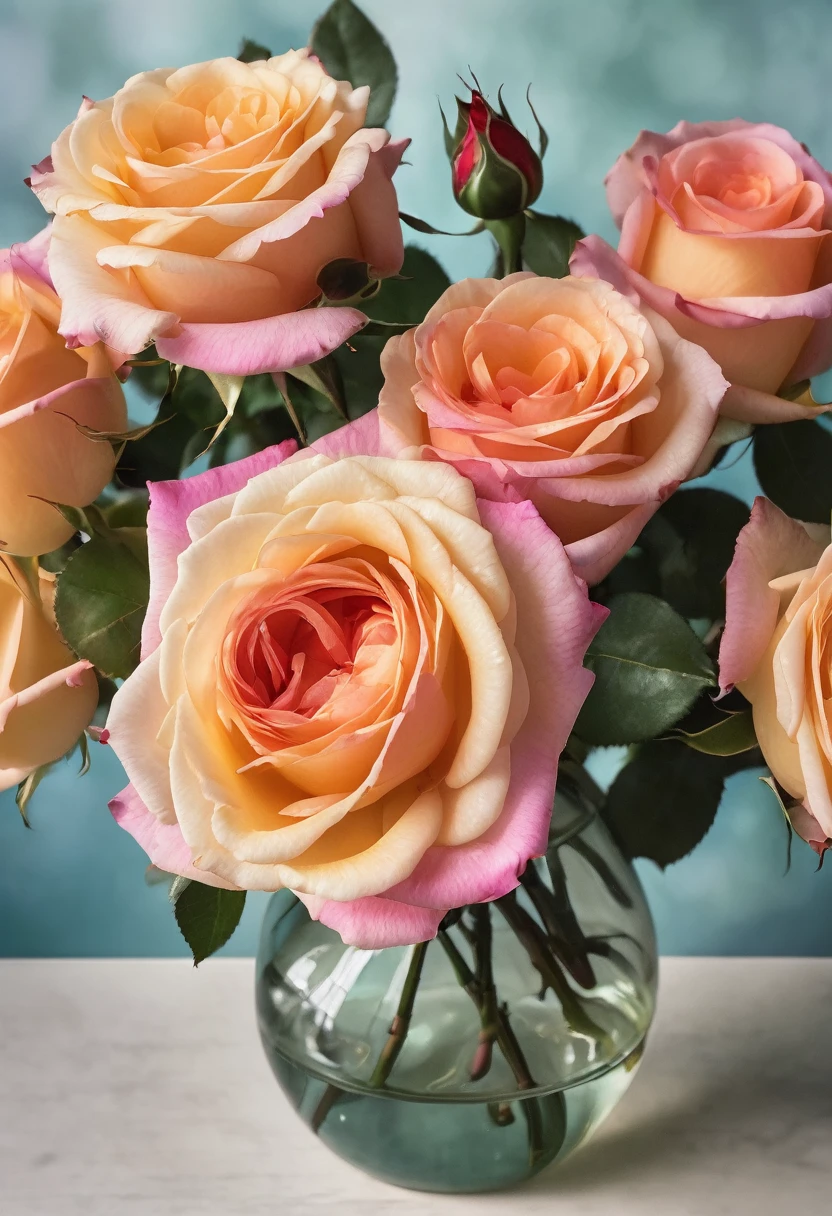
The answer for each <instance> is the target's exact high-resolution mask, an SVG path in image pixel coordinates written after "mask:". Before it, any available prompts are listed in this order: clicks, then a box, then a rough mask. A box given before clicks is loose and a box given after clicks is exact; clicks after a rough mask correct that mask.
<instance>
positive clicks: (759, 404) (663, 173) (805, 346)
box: [571, 119, 832, 422]
mask: <svg viewBox="0 0 832 1216" xmlns="http://www.w3.org/2000/svg"><path fill="white" fill-rule="evenodd" d="M607 198H608V200H609V204H610V209H611V210H612V213H613V216H614V217H615V220H616V222H617V224H618V225H619V227H620V228H621V239H620V241H619V244H618V257H616V255H615V254H614V253H613V251H612V250H611V249H610V248H609V246H608V245H607V244H606V243H605V242H604V241H602V240H601V239H600V238H599V237H595V236H592V237H587V238H586V239H585V240H584V241H582V242H580V243H579V244H578V246H577V248H576V250H575V253H574V254H573V260H572V263H571V266H572V269H573V271H574V273H576V274H597V275H600V276H601V277H602V278H608V279H609V280H610V281H611V282H612V283H614V284H615V285H616V286H618V287H619V288H621V289H623V286H622V285H623V283H624V282H629V283H631V284H632V285H633V286H634V287H635V289H636V290H637V291H638V293H639V295H640V296H641V297H642V299H643V300H644V301H645V302H646V303H648V304H649V305H650V306H651V307H652V308H654V309H656V311H657V312H660V313H661V314H662V316H664V317H666V318H667V319H668V320H669V321H670V322H671V324H672V325H673V327H674V329H676V330H677V331H678V332H679V333H680V334H681V335H682V337H684V338H688V339H690V341H692V342H697V343H698V344H699V345H700V346H703V347H704V348H705V350H707V351H708V352H709V354H711V355H712V356H713V357H714V359H716V361H717V362H718V363H719V364H720V366H721V367H722V370H723V372H724V373H725V376H726V377H727V379H728V380H730V381H731V388H730V390H729V391H728V393H727V394H726V397H725V400H724V402H723V407H722V412H723V413H724V414H726V415H728V416H730V417H733V418H736V419H739V420H741V421H747V422H785V421H789V420H791V419H795V418H805V417H807V416H809V411H808V410H807V409H806V407H805V405H802V404H795V403H793V402H789V401H785V400H783V399H781V398H778V397H777V396H776V394H777V392H778V390H779V389H780V388H781V387H785V386H789V385H791V384H795V383H797V382H799V381H801V380H804V379H806V378H808V377H810V376H813V375H815V374H817V373H818V372H821V371H824V370H825V369H826V368H827V367H828V366H829V365H830V364H832V320H830V318H832V254H830V245H829V239H828V238H829V235H830V233H829V229H830V227H831V226H832V224H830V219H832V180H830V177H829V174H828V173H827V172H826V170H825V169H824V168H823V167H822V166H821V165H819V164H818V162H817V161H816V160H814V159H813V157H811V156H810V155H809V153H808V152H807V151H806V149H805V148H804V147H803V145H802V144H799V143H798V142H797V141H796V140H795V139H793V138H792V136H791V135H789V133H788V132H787V131H784V130H783V129H782V127H773V126H770V125H769V124H763V123H749V122H743V121H742V120H741V119H733V120H732V121H730V122H711V123H686V122H680V123H679V124H678V126H676V127H674V128H673V130H672V131H669V132H668V133H667V135H659V134H657V133H656V132H654V131H642V132H641V134H640V135H639V137H638V139H637V140H636V142H635V143H634V144H633V146H632V148H630V149H629V150H628V151H627V152H625V153H624V154H623V155H622V156H621V157H619V159H618V161H617V162H616V164H615V165H614V166H613V168H612V170H611V172H610V173H609V176H608V177H607Z"/></svg>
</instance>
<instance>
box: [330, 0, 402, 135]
mask: <svg viewBox="0 0 832 1216" xmlns="http://www.w3.org/2000/svg"><path fill="white" fill-rule="evenodd" d="M309 45H310V47H311V49H312V50H313V51H314V53H315V54H316V55H317V56H318V58H319V59H320V60H321V62H322V63H323V65H324V67H325V68H326V70H327V72H328V73H329V74H330V76H334V77H335V79H336V80H348V81H349V82H350V84H351V85H352V87H353V88H354V89H357V88H360V86H361V85H365V84H368V85H369V86H370V104H369V105H368V107H367V118H366V120H365V125H366V126H368V127H383V126H384V124H385V123H386V121H387V119H388V117H389V115H390V110H391V109H392V107H393V99H394V98H395V96H396V84H397V81H398V73H397V71H396V61H395V59H394V58H393V53H392V51H391V50H390V47H389V46H388V45H387V43H386V42H385V40H384V38H382V36H381V34H380V33H379V31H378V30H377V29H376V27H375V26H374V25H373V23H372V21H370V20H369V19H368V18H367V17H365V16H364V14H363V13H362V11H361V9H360V8H358V7H357V6H356V5H355V4H353V3H352V0H335V3H334V4H331V5H330V6H329V8H328V9H327V10H326V12H325V13H324V15H323V16H322V17H321V19H320V20H319V21H318V22H317V24H316V25H315V28H314V29H313V31H312V37H311V38H310V40H309Z"/></svg>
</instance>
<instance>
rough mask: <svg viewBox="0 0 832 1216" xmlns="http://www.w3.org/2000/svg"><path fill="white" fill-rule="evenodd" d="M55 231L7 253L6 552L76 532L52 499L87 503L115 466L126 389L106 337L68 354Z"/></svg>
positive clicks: (0, 459) (1, 446)
mask: <svg viewBox="0 0 832 1216" xmlns="http://www.w3.org/2000/svg"><path fill="white" fill-rule="evenodd" d="M48 251H49V229H48V228H47V229H44V231H43V232H40V233H38V235H37V236H35V237H33V238H32V239H31V240H30V241H27V242H25V243H24V244H20V245H14V246H13V247H12V248H11V249H2V250H0V553H15V554H19V555H23V556H28V557H34V556H39V555H40V554H42V553H48V552H50V551H51V550H52V549H57V548H58V546H59V545H62V544H63V543H64V541H66V540H69V538H70V536H71V535H72V533H73V531H74V529H73V527H72V525H71V524H69V523H67V521H66V520H65V519H64V518H63V516H62V515H61V514H60V512H59V511H57V510H56V509H55V507H53V506H52V505H51V504H52V503H55V502H59V503H64V504H66V505H67V506H73V507H85V506H87V505H88V503H90V502H92V500H93V499H94V498H96V497H97V496H98V494H99V493H100V492H101V490H103V488H104V486H105V485H106V484H107V482H108V481H109V480H110V478H111V477H112V474H113V467H114V465H115V456H114V454H113V447H112V444H111V443H110V442H109V441H108V440H107V439H96V438H93V437H92V433H93V432H96V431H101V432H113V431H115V432H118V431H123V430H124V428H125V426H126V424H127V409H126V406H125V402H124V394H123V392H122V390H121V385H120V384H119V381H118V380H117V378H116V376H115V374H114V373H113V368H112V365H111V363H110V360H109V358H108V354H107V351H106V350H105V348H104V347H103V346H102V344H101V343H100V342H97V343H95V344H94V345H92V346H87V347H79V348H78V349H77V350H67V348H66V345H65V343H64V341H63V339H62V338H60V337H59V335H58V319H59V316H60V301H59V300H58V297H57V295H56V294H55V290H54V287H53V286H52V281H51V279H50V277H49V271H48V268H47V254H48Z"/></svg>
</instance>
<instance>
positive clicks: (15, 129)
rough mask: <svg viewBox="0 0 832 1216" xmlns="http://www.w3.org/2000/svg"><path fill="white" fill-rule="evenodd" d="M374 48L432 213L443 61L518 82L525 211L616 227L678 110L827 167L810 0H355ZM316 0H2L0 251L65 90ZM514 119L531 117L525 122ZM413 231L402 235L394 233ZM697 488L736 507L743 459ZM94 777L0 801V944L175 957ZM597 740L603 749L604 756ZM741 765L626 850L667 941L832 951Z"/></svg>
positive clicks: (402, 176)
mask: <svg viewBox="0 0 832 1216" xmlns="http://www.w3.org/2000/svg"><path fill="white" fill-rule="evenodd" d="M361 3H362V7H363V8H364V10H365V12H366V13H367V14H368V16H370V17H371V18H372V19H373V20H374V21H375V22H376V24H377V25H378V26H379V27H380V29H381V30H382V32H383V33H384V34H385V36H386V37H387V39H388V41H389V42H390V43H391V45H392V48H393V50H394V52H395V54H396V57H397V59H398V63H399V71H400V82H399V93H398V99H397V101H396V105H395V108H394V110H393V115H392V120H391V127H392V130H393V132H394V133H395V134H396V135H398V136H404V135H407V136H410V137H411V138H412V140H413V143H412V146H411V149H410V152H409V154H408V159H409V161H410V162H411V163H410V165H409V166H405V167H404V168H403V169H402V170H401V171H400V172H399V174H398V175H397V177H396V184H397V187H398V190H399V198H400V203H401V208H402V210H403V211H407V212H410V213H411V214H416V215H419V216H421V217H422V218H424V219H426V220H429V221H430V222H431V223H432V224H433V225H434V226H436V227H438V228H446V227H447V228H450V229H456V230H459V229H461V228H465V227H467V226H468V224H469V222H470V221H468V219H467V217H466V216H465V215H464V214H463V213H462V212H461V211H460V210H459V209H458V208H457V206H456V204H455V203H454V201H453V198H452V196H451V193H450V185H449V170H448V165H447V161H446V159H445V155H444V151H443V146H442V129H441V124H440V121H439V111H438V107H437V101H438V100H441V101H442V104H443V106H444V107H445V109H446V112H447V113H449V114H450V115H453V114H454V113H455V108H454V103H453V95H454V91H455V88H459V87H460V86H459V81H458V80H457V78H456V77H457V73H462V74H463V75H465V74H466V73H467V72H468V70H469V65H470V68H471V69H473V71H474V72H476V74H477V76H478V78H479V80H480V82H481V84H482V85H483V87H484V89H485V90H486V92H487V93H489V94H492V95H493V94H496V90H497V88H498V86H499V85H500V84H501V83H504V84H505V86H506V87H505V96H506V100H507V102H508V105H509V109H510V110H511V112H512V114H513V116H514V117H515V120H516V121H519V118H520V115H521V114H522V113H524V104H523V95H524V93H525V90H526V85H527V84H528V83H529V82H531V83H532V96H533V100H534V103H535V106H536V108H537V110H538V113H539V114H540V116H541V119H542V121H543V122H544V124H545V126H546V127H547V128H548V131H549V135H550V138H551V143H550V147H549V152H548V155H547V158H546V163H545V169H546V186H545V190H544V193H543V196H542V198H541V199H540V202H539V204H538V205H539V207H540V209H541V210H544V211H549V212H559V213H561V214H566V215H570V216H572V217H573V218H575V219H576V220H577V221H578V222H579V223H580V224H581V225H582V226H583V227H584V229H586V230H587V231H595V232H599V233H601V235H602V236H604V237H606V238H607V239H610V240H613V239H614V235H615V234H614V230H613V225H612V223H611V220H610V218H609V215H608V213H607V209H606V204H605V198H604V189H603V179H604V175H605V173H606V171H607V170H608V169H609V167H610V166H611V165H612V163H613V161H614V160H615V158H616V156H617V155H618V154H619V152H621V151H622V150H623V149H624V148H626V147H627V146H629V144H630V143H632V141H633V139H634V138H635V136H636V134H637V132H638V130H639V129H640V128H641V127H648V128H652V129H654V130H659V131H664V130H667V129H668V128H669V127H671V126H673V125H674V124H675V123H676V122H677V121H678V120H679V119H680V118H687V119H689V120H691V121H700V120H703V119H716V118H733V117H736V116H740V117H744V118H748V119H752V120H758V121H759V120H765V121H769V122H774V123H777V124H779V125H781V126H784V127H786V128H788V129H789V130H790V131H791V132H792V133H793V134H794V135H795V136H796V137H797V138H798V139H800V140H802V141H803V142H805V143H807V144H808V145H809V147H810V148H811V150H812V152H813V153H814V155H815V156H816V157H818V159H819V160H821V162H822V163H824V164H826V165H827V166H832V126H830V123H829V118H828V97H827V80H828V71H829V47H830V46H832V5H829V4H828V3H827V0H792V3H790V4H789V5H788V6H786V5H784V4H783V3H782V0H735V2H734V3H731V4H725V3H724V0H523V2H522V3H519V4H518V3H517V0H419V4H418V6H417V7H414V6H413V5H411V4H404V3H396V4H393V3H390V0H361ZM325 8H326V0H308V2H307V3H303V4H298V3H297V0H143V2H142V3H141V4H140V5H137V4H136V3H135V0H72V3H71V4H68V3H67V2H66V0H0V167H1V168H2V172H0V245H3V246H6V245H9V244H11V243H13V242H15V241H19V240H25V239H26V238H28V237H29V236H31V235H32V234H33V233H35V232H36V231H37V230H38V229H39V228H41V227H42V226H43V223H44V214H43V212H42V211H41V209H40V206H39V204H38V203H37V201H36V200H35V199H34V197H33V196H32V195H31V194H30V193H29V191H28V190H27V189H26V187H25V185H24V184H23V178H24V177H26V176H27V175H28V172H29V167H30V165H31V164H32V163H34V162H36V161H39V160H40V159H41V158H42V157H43V156H44V155H46V153H47V152H48V151H49V148H50V145H51V142H52V140H53V138H54V137H55V135H56V134H57V133H58V132H59V131H60V130H61V129H62V128H63V127H64V126H66V124H67V123H68V122H70V121H71V120H72V118H73V117H74V115H75V113H76V111H77V109H78V105H79V103H80V100H81V96H82V94H86V95H87V96H90V97H93V98H100V97H107V96H109V95H111V94H112V93H114V92H115V91H116V90H117V89H118V88H119V86H120V85H121V84H122V83H123V82H124V80H125V79H126V78H127V77H128V76H131V75H133V74H134V73H135V72H140V71H144V70H147V69H150V68H156V67H163V66H170V67H177V66H180V65H182V64H185V63H189V62H195V61H198V60H201V59H209V58H214V57H216V56H220V55H236V53H237V50H238V48H239V44H240V40H241V38H242V37H243V36H246V37H249V38H251V39H254V40H256V41H257V42H260V43H263V44H265V45H266V46H268V47H270V48H271V49H272V51H273V52H275V53H278V52H280V51H283V50H285V49H287V48H289V47H297V46H302V45H304V44H305V43H306V41H307V38H308V33H309V30H310V27H311V25H312V23H313V22H314V21H315V19H316V18H317V17H318V16H319V14H320V13H321V12H322V11H323V10H324V9H325ZM530 125H531V124H530ZM411 235H413V236H415V234H411ZM417 241H418V243H421V244H423V245H424V246H425V247H427V248H429V249H430V250H431V252H432V253H434V254H435V256H437V257H438V258H439V259H440V260H441V261H442V262H443V263H444V265H445V267H446V268H447V270H448V272H449V273H450V274H451V276H452V277H454V278H460V277H463V276H465V275H468V274H473V275H477V274H484V273H486V271H487V267H488V265H489V261H490V257H489V246H488V238H486V237H477V238H472V239H470V240H453V239H449V238H441V237H430V238H428V237H417ZM708 483H709V484H712V485H715V486H717V487H718V488H720V489H724V490H728V491H730V492H732V493H735V494H738V495H739V496H741V497H743V498H745V499H747V500H749V501H750V499H751V497H753V495H754V493H755V487H754V478H753V472H752V470H751V469H750V467H749V463H748V461H740V462H739V463H738V464H736V465H735V466H734V467H733V468H731V469H724V470H720V471H718V472H717V473H715V474H712V475H711V477H710V478H709V479H708ZM92 750H93V757H92V759H93V765H92V771H91V773H90V774H89V775H88V776H87V777H85V778H83V779H79V778H78V777H77V775H76V772H75V764H74V762H73V763H72V764H61V765H59V766H58V767H57V768H56V769H55V770H54V771H53V772H52V774H50V776H49V777H48V778H47V779H46V780H45V781H44V782H43V784H42V785H41V786H40V788H39V789H38V791H37V794H36V795H35V798H34V800H33V802H32V804H31V806H30V817H31V821H32V830H31V831H27V830H26V829H25V827H24V826H23V824H22V822H21V820H20V817H19V815H18V812H17V808H16V807H15V805H14V797H13V794H12V793H6V794H4V795H0V955H18V956H20V955H36V956H55V955H69V956H71V955H100V956H107V955H111V956H112V955H183V956H184V955H185V954H187V950H186V947H185V945H184V942H183V941H182V940H181V938H180V937H179V933H178V930H177V928H176V925H175V923H174V920H173V916H172V913H171V909H170V906H169V904H168V900H167V894H166V888H165V887H163V886H162V887H160V886H156V887H153V886H148V885H147V884H146V882H145V879H144V872H145V866H146V859H145V857H144V854H143V853H142V851H141V849H140V848H139V847H138V845H136V844H135V843H134V841H133V840H132V839H131V838H130V837H129V836H127V835H126V833H124V832H122V831H121V830H120V829H119V828H118V827H116V825H115V823H114V822H113V821H112V819H111V818H110V815H109V813H108V811H107V805H106V804H107V799H108V798H110V797H112V795H113V794H114V793H116V792H117V791H118V790H119V789H120V788H121V786H122V785H123V784H124V780H123V774H122V772H121V770H120V767H119V765H118V762H117V761H116V758H115V756H114V755H113V754H112V753H111V752H110V751H109V749H108V748H106V747H98V746H96V745H93V748H92ZM614 761H615V757H614V756H600V757H599V767H600V769H606V770H607V771H609V770H610V769H611V767H612V766H613V764H614ZM758 777H759V772H758V771H754V770H750V771H746V772H742V773H738V774H736V775H735V776H734V777H732V778H730V779H729V782H728V784H727V788H726V794H725V797H724V799H723V803H722V806H721V808H720V812H719V815H718V816H717V820H716V823H715V825H714V827H713V828H712V829H711V831H710V833H709V834H708V836H707V837H706V839H705V841H704V843H703V844H702V845H701V846H700V847H699V849H698V850H697V851H696V852H695V853H694V855H693V856H692V857H690V858H687V859H685V860H683V861H681V862H679V863H677V864H676V865H673V866H671V867H669V868H668V869H667V870H666V871H665V872H661V871H660V870H659V869H658V868H657V867H656V866H654V865H653V864H652V863H641V862H639V863H637V864H638V867H639V872H640V874H641V878H642V880H643V882H644V885H645V887H646V890H647V893H648V897H649V899H650V903H651V906H652V908H653V913H654V916H655V918H656V921H657V925H658V930H659V941H660V946H661V949H662V951H663V952H664V953H676V954H803V955H812V954H815V955H824V954H830V953H832V873H830V872H829V870H828V869H827V871H826V872H824V873H820V874H817V873H816V872H815V871H816V858H815V857H814V854H812V853H811V851H810V850H809V849H808V848H806V847H804V846H803V845H802V844H801V843H800V842H799V841H795V844H794V848H793V850H792V862H791V867H790V869H789V870H788V872H786V861H787V833H786V828H785V826H784V823H783V820H782V816H781V814H780V812H779V809H778V808H777V805H776V803H775V801H774V799H773V797H772V796H771V794H770V793H769V791H768V790H766V789H765V788H764V787H763V786H761V785H760V782H759V780H758ZM263 904H264V897H258V896H253V897H251V896H250V897H249V900H248V906H247V909H246V913H245V916H244V920H243V924H242V927H241V929H240V930H239V931H238V932H237V934H236V935H235V937H234V938H233V939H232V942H231V943H230V945H229V947H227V948H226V952H230V953H235V954H249V953H252V952H253V950H254V948H255V943H256V936H257V929H258V922H259V917H260V915H261V914H262V910H263Z"/></svg>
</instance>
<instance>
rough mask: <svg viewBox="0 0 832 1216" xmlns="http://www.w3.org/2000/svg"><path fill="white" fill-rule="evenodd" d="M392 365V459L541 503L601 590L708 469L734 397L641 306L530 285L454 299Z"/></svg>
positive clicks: (573, 286)
mask: <svg viewBox="0 0 832 1216" xmlns="http://www.w3.org/2000/svg"><path fill="white" fill-rule="evenodd" d="M630 295H632V293H630ZM382 368H383V371H384V374H385V383H384V387H383V389H382V392H381V396H380V398H379V416H380V419H381V425H382V434H383V436H384V435H386V436H387V438H388V439H389V441H390V442H391V443H392V445H393V447H394V448H399V447H402V446H403V447H404V448H405V449H409V450H411V451H413V452H416V451H421V452H422V453H423V454H427V455H431V456H433V457H434V458H441V459H443V460H448V461H450V462H451V463H453V464H455V465H457V467H459V468H460V469H461V470H462V471H463V472H464V473H465V474H466V475H467V476H469V477H471V478H472V479H473V480H474V481H475V482H476V484H477V488H478V491H479V493H481V494H483V495H485V496H487V497H490V498H495V499H498V500H501V499H503V498H505V497H507V496H508V497H514V498H529V499H531V501H532V502H533V503H534V504H535V506H536V507H537V509H538V510H539V511H540V514H541V515H542V516H543V518H544V519H545V520H546V522H547V523H548V524H549V525H550V527H552V528H553V529H554V530H555V532H556V533H557V534H558V536H559V537H560V539H561V540H562V541H563V542H564V544H565V545H566V548H567V553H568V554H569V557H570V559H571V560H572V563H573V565H574V567H575V569H576V570H577V571H578V573H579V574H580V575H581V577H582V578H585V579H587V580H588V581H589V582H597V581H598V580H599V579H601V578H603V577H604V575H606V574H607V573H608V572H609V570H610V569H611V568H612V567H613V566H614V565H615V563H616V562H617V561H618V560H619V559H620V558H621V557H622V556H623V555H624V553H625V552H626V551H627V549H629V548H630V546H631V545H632V544H633V542H634V541H635V539H636V537H637V536H638V534H639V532H640V531H641V529H642V528H643V527H644V524H645V523H646V522H647V520H648V519H649V518H650V516H651V515H652V514H653V512H654V511H655V510H656V509H657V508H658V506H659V505H660V504H661V502H662V501H663V499H664V498H665V497H666V496H667V495H668V494H669V493H671V492H672V490H674V489H675V488H676V486H677V485H678V484H679V482H680V481H682V480H683V479H684V478H686V477H688V476H689V475H690V474H691V472H692V471H693V470H694V468H695V466H696V464H697V462H698V461H699V459H700V457H701V455H702V452H703V449H704V448H705V446H706V445H707V443H708V441H709V439H710V437H711V434H712V432H713V429H714V426H715V423H716V414H717V408H718V406H719V402H720V399H721V397H722V395H723V393H724V392H725V389H726V387H727V386H726V383H725V381H724V379H723V377H722V375H721V374H720V371H719V368H718V367H717V366H716V364H715V363H714V362H713V360H712V359H711V358H710V357H709V356H708V355H707V354H706V353H705V352H704V351H703V350H701V349H700V348H699V347H697V346H694V345H692V344H691V343H690V342H685V341H683V340H681V339H680V338H679V337H678V336H677V334H676V333H675V332H674V331H673V330H672V329H671V327H670V326H669V325H668V324H667V322H666V321H664V320H663V318H662V317H660V316H658V315H657V314H656V313H654V312H653V311H652V310H650V309H648V308H644V307H639V305H638V300H637V299H636V298H628V297H627V296H624V295H622V294H620V293H619V292H617V291H615V290H614V289H613V288H612V287H611V286H610V285H609V284H608V283H605V282H602V281H600V280H598V279H589V278H583V279H582V278H564V279H548V278H539V277H538V276H536V275H532V274H526V273H522V274H515V275H510V276H509V277H508V278H506V279H502V280H497V279H467V280H466V281H465V282H462V283H457V284H455V285H454V286H453V287H450V288H449V289H448V290H447V291H446V292H445V294H444V295H443V296H441V297H440V299H439V300H438V301H437V303H436V304H435V305H434V307H433V308H432V309H431V311H430V312H429V313H428V315H427V317H426V318H425V320H424V322H423V324H422V325H420V326H418V328H416V329H413V330H410V331H409V332H408V333H406V334H404V335H402V336H401V337H397V338H393V339H391V340H390V342H388V344H387V346H386V348H385V351H384V354H383V357H382Z"/></svg>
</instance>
